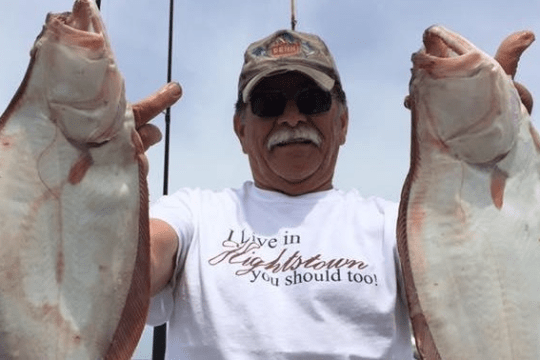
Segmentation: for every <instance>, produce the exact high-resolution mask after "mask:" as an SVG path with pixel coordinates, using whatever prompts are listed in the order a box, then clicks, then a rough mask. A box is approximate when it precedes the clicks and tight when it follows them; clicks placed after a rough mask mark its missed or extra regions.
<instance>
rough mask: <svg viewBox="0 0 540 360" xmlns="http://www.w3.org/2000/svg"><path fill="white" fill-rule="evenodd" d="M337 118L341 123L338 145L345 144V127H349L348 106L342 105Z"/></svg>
mask: <svg viewBox="0 0 540 360" xmlns="http://www.w3.org/2000/svg"><path fill="white" fill-rule="evenodd" d="M339 120H340V123H341V129H340V145H343V144H345V140H346V139H347V129H348V127H349V108H348V107H347V106H343V109H342V110H341V115H340V116H339Z"/></svg>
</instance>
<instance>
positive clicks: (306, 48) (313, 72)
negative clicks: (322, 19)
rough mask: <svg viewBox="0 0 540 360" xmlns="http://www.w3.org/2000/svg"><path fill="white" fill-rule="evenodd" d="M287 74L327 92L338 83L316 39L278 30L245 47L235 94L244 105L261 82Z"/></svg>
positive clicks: (325, 50)
mask: <svg viewBox="0 0 540 360" xmlns="http://www.w3.org/2000/svg"><path fill="white" fill-rule="evenodd" d="M287 71H299V72H302V73H303V74H305V75H307V76H309V77H310V78H312V79H313V80H314V81H315V82H316V83H317V84H318V85H319V86H320V87H321V88H323V89H325V90H328V91H330V90H332V88H333V86H334V83H335V82H336V81H338V82H339V81H340V79H339V73H338V70H337V68H336V64H335V62H334V59H333V58H332V55H331V54H330V51H329V50H328V47H327V46H326V44H325V43H324V42H323V41H322V39H321V38H320V37H318V36H316V35H312V34H307V33H301V32H298V31H292V30H279V31H277V32H275V33H273V34H272V35H270V36H268V37H266V38H264V39H262V40H259V41H256V42H254V43H252V44H251V45H249V46H248V48H247V50H246V52H245V54H244V65H243V66H242V72H241V73H240V79H239V81H238V91H239V93H240V92H241V93H242V99H243V100H244V102H247V101H248V99H249V94H250V93H251V90H253V88H254V87H255V85H257V83H258V82H259V81H261V80H262V79H263V78H265V77H267V76H270V75H277V74H280V73H284V72H287Z"/></svg>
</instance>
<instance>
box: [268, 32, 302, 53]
mask: <svg viewBox="0 0 540 360" xmlns="http://www.w3.org/2000/svg"><path fill="white" fill-rule="evenodd" d="M300 48H301V44H300V41H298V40H296V39H294V38H292V37H291V36H288V38H287V39H286V38H285V37H284V36H282V37H279V38H277V39H276V41H274V42H273V43H272V44H271V45H270V46H269V50H270V54H271V56H273V57H285V56H294V55H298V54H300Z"/></svg>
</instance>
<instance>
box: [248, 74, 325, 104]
mask: <svg viewBox="0 0 540 360" xmlns="http://www.w3.org/2000/svg"><path fill="white" fill-rule="evenodd" d="M288 71H299V72H301V73H303V74H305V75H307V76H309V77H310V78H311V79H313V81H315V82H316V83H317V85H319V86H320V87H321V88H322V89H324V90H326V91H330V90H332V88H333V87H334V83H335V80H334V79H333V78H331V77H330V76H329V75H327V74H325V73H324V72H322V71H319V70H315V69H314V68H312V67H308V66H302V65H292V64H288V65H282V66H278V67H273V68H271V69H267V70H264V71H262V72H260V73H258V74H257V75H256V76H254V77H253V78H252V79H251V80H249V82H248V83H247V85H246V86H245V87H244V90H242V100H243V101H244V102H245V103H247V102H248V100H249V94H250V93H251V90H253V88H254V87H255V85H257V84H258V83H259V81H261V80H262V79H264V78H265V77H268V76H272V75H278V74H282V73H285V72H288Z"/></svg>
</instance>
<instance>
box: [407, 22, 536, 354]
mask: <svg viewBox="0 0 540 360" xmlns="http://www.w3.org/2000/svg"><path fill="white" fill-rule="evenodd" d="M533 40H534V35H533V34H532V33H531V32H527V31H523V32H519V33H515V34H513V35H511V36H510V37H508V38H507V39H506V40H505V41H503V43H502V44H501V46H500V47H499V50H498V52H497V55H496V56H495V58H493V57H491V56H489V55H487V54H485V53H484V52H482V51H481V50H479V49H478V48H476V47H475V46H474V45H473V44H471V43H470V42H469V41H468V40H466V39H465V38H463V37H461V36H460V35H458V34H456V33H453V32H451V31H450V30H447V29H445V28H443V27H440V26H434V27H431V28H429V29H427V30H426V32H425V33H424V37H423V41H424V47H423V49H421V50H420V51H419V52H417V53H415V54H414V55H413V57H412V62H413V69H412V78H411V82H410V89H409V90H410V93H409V97H408V99H407V100H406V105H407V107H409V108H410V109H411V111H412V142H411V147H412V149H411V165H410V171H409V174H408V176H407V178H406V181H405V184H404V187H403V192H402V198H401V205H400V213H399V219H398V248H399V253H400V258H401V261H402V267H403V274H404V279H405V287H406V294H407V299H408V303H409V309H410V316H411V321H412V325H413V330H414V335H415V339H416V343H417V347H418V350H419V353H420V355H421V356H422V358H423V359H427V360H433V359H443V360H470V359H473V360H488V359H489V360H497V359H498V360H503V359H504V360H510V359H514V360H538V359H540V290H539V284H540V140H539V139H540V137H539V136H538V133H537V131H536V130H535V128H534V127H533V125H532V123H531V118H530V116H529V113H530V110H531V108H532V98H531V97H530V94H528V93H527V91H526V90H525V89H524V88H523V87H522V86H520V85H516V84H515V83H514V81H513V77H514V75H515V72H516V68H517V63H518V60H519V58H520V56H521V53H522V52H523V51H524V50H525V49H526V48H527V47H528V46H529V45H530V44H531V43H532V42H533Z"/></svg>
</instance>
